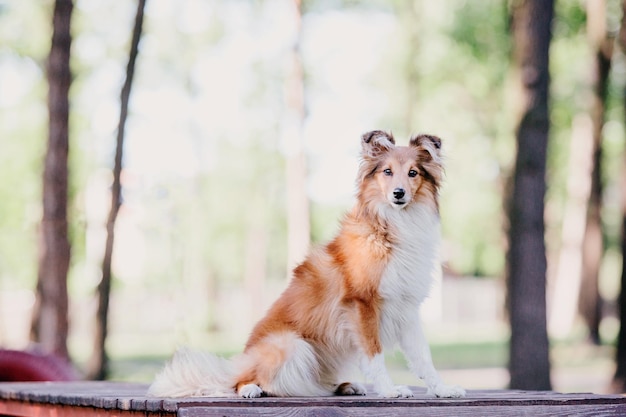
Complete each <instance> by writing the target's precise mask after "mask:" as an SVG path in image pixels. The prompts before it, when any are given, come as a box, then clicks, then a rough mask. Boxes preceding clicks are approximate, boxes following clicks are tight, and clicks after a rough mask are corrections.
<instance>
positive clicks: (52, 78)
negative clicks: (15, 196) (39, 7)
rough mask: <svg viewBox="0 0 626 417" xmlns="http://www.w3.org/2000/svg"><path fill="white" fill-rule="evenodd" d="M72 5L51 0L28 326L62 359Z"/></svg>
mask: <svg viewBox="0 0 626 417" xmlns="http://www.w3.org/2000/svg"><path fill="white" fill-rule="evenodd" d="M73 7H74V5H73V3H72V0H56V1H55V3H54V12H53V20H52V30H53V33H52V45H51V47H50V55H49V57H48V63H47V74H48V85H49V91H48V114H49V132H48V149H47V152H46V157H45V166H44V173H43V216H42V219H41V226H40V231H39V232H40V241H39V273H38V277H37V295H36V302H35V306H34V310H33V317H32V323H31V339H32V340H33V341H35V342H38V343H39V344H41V346H42V347H43V349H45V350H46V351H48V352H53V353H55V354H57V355H59V356H60V357H62V358H64V359H66V360H69V354H68V351H67V335H68V327H69V325H68V295H67V272H68V269H69V263H70V243H69V240H68V236H67V198H68V166H67V158H68V151H69V89H70V84H71V79H72V76H71V71H70V47H71V44H72V36H71V31H70V23H71V18H72V10H73Z"/></svg>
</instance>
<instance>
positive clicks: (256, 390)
mask: <svg viewBox="0 0 626 417" xmlns="http://www.w3.org/2000/svg"><path fill="white" fill-rule="evenodd" d="M261 394H263V390H262V389H261V387H259V386H258V385H256V384H246V385H244V386H242V387H241V388H239V395H240V396H242V397H243V398H259V397H260V396H261Z"/></svg>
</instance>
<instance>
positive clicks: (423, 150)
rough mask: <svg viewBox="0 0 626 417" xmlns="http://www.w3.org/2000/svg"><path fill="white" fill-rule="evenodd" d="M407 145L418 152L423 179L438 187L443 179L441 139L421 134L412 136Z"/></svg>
mask: <svg viewBox="0 0 626 417" xmlns="http://www.w3.org/2000/svg"><path fill="white" fill-rule="evenodd" d="M409 145H410V146H414V147H416V148H417V150H418V164H419V165H420V167H421V168H422V170H423V171H424V172H423V173H424V176H425V178H426V179H428V180H430V181H431V182H433V183H434V184H435V185H439V183H440V181H441V179H442V177H443V164H442V157H441V139H439V138H438V137H437V136H432V135H424V134H421V135H416V136H413V137H412V138H411V140H410V141H409Z"/></svg>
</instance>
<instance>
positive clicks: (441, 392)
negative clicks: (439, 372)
mask: <svg viewBox="0 0 626 417" xmlns="http://www.w3.org/2000/svg"><path fill="white" fill-rule="evenodd" d="M428 394H429V395H434V396H436V397H439V398H463V397H465V390H464V389H463V388H461V387H459V386H456V385H445V384H438V385H435V386H434V387H431V388H428Z"/></svg>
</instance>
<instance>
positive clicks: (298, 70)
mask: <svg viewBox="0 0 626 417" xmlns="http://www.w3.org/2000/svg"><path fill="white" fill-rule="evenodd" d="M292 1H293V8H294V23H295V29H294V30H295V33H294V41H293V46H292V48H291V52H290V54H289V55H290V56H289V58H288V68H287V74H286V78H285V86H284V89H285V91H284V95H285V106H286V109H285V117H284V119H283V126H282V129H283V141H284V142H283V144H284V146H285V153H286V165H287V168H286V171H287V172H286V175H287V273H288V274H289V273H290V271H291V269H292V268H293V267H295V266H296V264H298V263H299V262H302V261H303V260H304V257H305V255H306V252H307V250H308V247H309V241H310V239H311V226H310V219H309V198H308V195H307V185H306V178H307V164H306V156H305V153H304V145H303V137H302V124H303V123H304V70H303V68H302V57H301V55H300V37H301V27H302V4H301V1H300V0H292Z"/></svg>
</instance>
